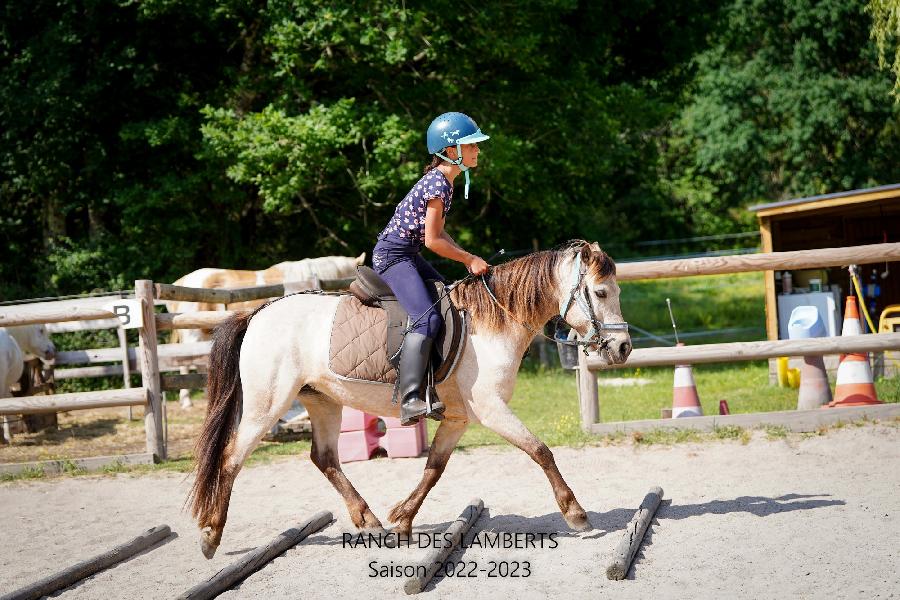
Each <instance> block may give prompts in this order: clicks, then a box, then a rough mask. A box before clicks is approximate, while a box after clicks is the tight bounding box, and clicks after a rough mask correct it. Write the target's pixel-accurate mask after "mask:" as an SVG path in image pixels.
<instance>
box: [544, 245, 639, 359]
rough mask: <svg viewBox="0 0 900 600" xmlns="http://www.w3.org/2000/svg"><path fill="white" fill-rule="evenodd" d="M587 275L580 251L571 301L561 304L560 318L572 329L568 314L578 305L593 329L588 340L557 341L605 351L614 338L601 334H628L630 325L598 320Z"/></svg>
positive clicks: (573, 269) (573, 272)
mask: <svg viewBox="0 0 900 600" xmlns="http://www.w3.org/2000/svg"><path fill="white" fill-rule="evenodd" d="M585 275H587V266H586V265H585V264H584V263H582V262H581V252H580V251H579V252H576V254H575V264H573V265H572V289H571V290H570V291H569V299H568V300H567V301H566V304H565V306H563V304H562V303H560V305H559V316H560V318H561V319H562V320H563V322H564V323H565V324H566V325H568V326H569V327H572V325H571V324H570V323H569V322H568V321H566V314H568V312H569V309H570V308H572V304H573V303H575V304H577V305H578V308H580V309H581V311H582V312H583V313H584V314H585V315H586V316H587V317H588V319H590V321H591V328H590V329H588V332H587V336H586V338H587V339H584V340H559V339H557V340H555V341H556V342H558V343H560V344H563V345H567V346H591V345H594V344H596V345H597V346H599V347H600V349H601V350H605V349H606V347H607V346H609V343H610V342H611V341H612V337H604V336H603V335H601V332H603V331H624V332H626V333H627V332H628V323H626V322H625V321H622V322H621V323H604V322H603V321H600V320H599V319H598V318H597V313H596V312H595V311H594V303H593V301H592V300H591V291H590V290H589V289H588V288H587V286H586V285H584V278H585ZM579 290H581V294H579V293H578V291H579ZM584 353H585V354H587V348H585V349H584Z"/></svg>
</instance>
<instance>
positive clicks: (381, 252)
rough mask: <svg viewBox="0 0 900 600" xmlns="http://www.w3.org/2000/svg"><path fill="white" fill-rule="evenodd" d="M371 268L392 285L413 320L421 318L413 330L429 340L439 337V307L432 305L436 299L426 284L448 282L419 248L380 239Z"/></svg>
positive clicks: (373, 254) (440, 322)
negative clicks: (429, 281)
mask: <svg viewBox="0 0 900 600" xmlns="http://www.w3.org/2000/svg"><path fill="white" fill-rule="evenodd" d="M372 266H373V267H374V269H375V272H376V273H378V274H379V275H380V276H381V278H382V279H384V281H385V283H387V284H388V286H390V288H391V290H392V291H393V292H394V295H395V296H397V300H398V301H399V302H400V306H402V307H403V308H404V309H405V310H406V312H407V313H409V316H410V317H411V318H412V321H416V319H418V323H416V325H415V326H414V327H413V328H412V329H411V330H410V331H415V332H416V333H420V334H422V335H426V336H428V337H430V338H435V337H437V334H438V332H439V331H440V330H441V325H442V324H443V319H442V318H441V315H440V313H439V312H438V310H437V308H436V307H433V306H431V305H432V304H433V303H434V300H432V298H431V295H430V294H429V293H428V290H427V289H426V287H425V281H426V280H428V279H436V280H438V281H442V282H445V283H446V280H445V279H444V278H443V277H442V276H441V274H440V273H438V272H437V271H436V270H435V269H434V267H432V266H431V265H430V264H429V263H428V261H426V260H425V259H424V258H422V255H421V254H419V248H418V247H417V246H412V245H409V243H402V242H397V241H393V240H391V239H389V238H388V239H380V240H378V243H377V244H375V249H374V250H373V251H372ZM423 315H424V316H423ZM419 317H421V318H419Z"/></svg>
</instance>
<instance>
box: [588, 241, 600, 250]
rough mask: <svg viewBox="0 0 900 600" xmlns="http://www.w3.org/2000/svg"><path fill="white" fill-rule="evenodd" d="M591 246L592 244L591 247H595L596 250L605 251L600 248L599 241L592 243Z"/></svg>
mask: <svg viewBox="0 0 900 600" xmlns="http://www.w3.org/2000/svg"><path fill="white" fill-rule="evenodd" d="M590 246H591V248H593V250H594V252H603V250H602V249H601V248H600V243H599V242H594V243H592V244H590Z"/></svg>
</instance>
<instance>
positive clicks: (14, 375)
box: [0, 325, 56, 442]
mask: <svg viewBox="0 0 900 600" xmlns="http://www.w3.org/2000/svg"><path fill="white" fill-rule="evenodd" d="M26 354H33V355H35V356H37V357H39V358H42V359H44V360H52V359H53V357H54V356H55V355H56V347H54V345H53V342H52V341H50V336H49V335H48V334H47V328H46V327H45V326H43V325H23V326H21V327H0V399H2V398H9V397H11V396H12V391H11V388H12V387H13V386H14V385H15V384H16V383H17V382H18V381H19V379H20V378H21V377H22V370H23V369H24V367H25V355H26ZM0 421H2V426H3V433H2V435H0V441H4V442H10V441H12V434H13V427H12V426H11V423H10V419H9V418H8V417H6V416H0Z"/></svg>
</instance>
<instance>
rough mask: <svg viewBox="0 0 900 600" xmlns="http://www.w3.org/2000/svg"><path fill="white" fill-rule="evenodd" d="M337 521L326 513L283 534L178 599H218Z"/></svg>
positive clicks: (318, 514) (316, 515)
mask: <svg viewBox="0 0 900 600" xmlns="http://www.w3.org/2000/svg"><path fill="white" fill-rule="evenodd" d="M332 520H333V517H332V515H331V512H329V511H327V510H323V511H321V512H317V513H316V514H314V515H313V516H312V517H310V518H309V519H307V520H306V521H305V522H304V523H303V524H302V525H300V526H299V527H292V528H291V529H288V530H287V531H283V532H282V533H281V534H280V535H279V536H278V537H276V538H275V539H274V540H272V541H271V542H269V543H268V544H266V545H265V546H259V547H258V548H255V549H253V550H251V551H250V552H248V553H247V554H245V555H244V556H242V557H241V558H240V559H238V560H236V561H235V562H233V563H231V564H230V565H228V566H227V567H225V568H224V569H222V570H221V571H219V572H218V573H216V574H215V575H213V576H212V577H210V578H209V579H207V580H206V581H204V582H203V583H199V584H197V585H195V586H194V587H192V588H191V589H189V590H188V591H186V592H185V593H183V594H182V595H180V596H178V600H187V599H190V600H197V599H199V598H204V599H206V598H215V597H216V596H218V595H219V594H221V593H222V592H224V591H225V590H227V589H229V588H231V587H232V586H234V585H235V584H236V583H238V582H240V581H242V580H244V579H246V578H247V577H249V576H250V575H252V574H253V573H256V572H257V571H259V570H260V569H262V568H263V567H264V566H266V565H267V564H268V563H270V562H271V561H272V559H274V558H275V557H276V556H278V555H279V554H282V553H283V552H286V551H287V550H289V549H291V548H293V547H294V546H296V545H297V544H299V543H300V542H302V541H303V540H304V539H306V537H307V536H309V535H311V534H313V533H315V532H317V531H319V530H320V529H322V528H323V527H325V526H326V525H328V524H329V523H331V521H332Z"/></svg>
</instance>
